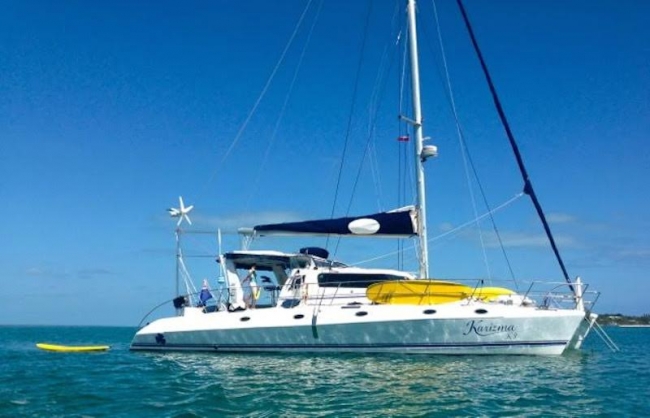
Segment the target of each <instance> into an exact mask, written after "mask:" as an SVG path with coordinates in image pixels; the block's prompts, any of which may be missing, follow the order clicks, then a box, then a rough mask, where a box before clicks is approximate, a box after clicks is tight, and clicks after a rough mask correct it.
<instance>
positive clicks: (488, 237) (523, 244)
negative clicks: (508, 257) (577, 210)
mask: <svg viewBox="0 0 650 418" xmlns="http://www.w3.org/2000/svg"><path fill="white" fill-rule="evenodd" d="M499 235H500V236H501V242H502V243H503V246H504V247H511V248H542V247H549V246H550V245H551V244H550V242H549V240H548V237H547V236H546V235H545V234H540V233H526V232H507V231H505V232H501V233H500V234H499ZM483 237H484V239H485V245H486V246H488V247H492V248H494V247H498V246H499V240H498V239H497V236H496V234H495V233H494V232H492V231H490V232H488V233H484V234H483ZM554 238H555V243H556V244H557V245H558V246H559V247H560V248H562V249H567V248H576V247H577V246H578V245H577V243H576V241H575V240H574V239H573V237H570V236H568V235H554Z"/></svg>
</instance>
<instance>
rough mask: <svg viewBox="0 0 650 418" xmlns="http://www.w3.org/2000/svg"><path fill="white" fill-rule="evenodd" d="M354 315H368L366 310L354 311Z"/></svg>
mask: <svg viewBox="0 0 650 418" xmlns="http://www.w3.org/2000/svg"><path fill="white" fill-rule="evenodd" d="M355 315H356V316H366V315H368V312H366V311H360V312H357V313H355Z"/></svg>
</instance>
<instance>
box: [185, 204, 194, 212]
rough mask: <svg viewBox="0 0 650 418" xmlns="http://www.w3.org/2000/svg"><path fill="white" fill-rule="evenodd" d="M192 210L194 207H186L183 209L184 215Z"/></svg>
mask: <svg viewBox="0 0 650 418" xmlns="http://www.w3.org/2000/svg"><path fill="white" fill-rule="evenodd" d="M192 209H194V205H190V206H188V207H186V208H185V213H190V211H191V210H192Z"/></svg>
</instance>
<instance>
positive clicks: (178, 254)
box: [175, 227, 181, 315]
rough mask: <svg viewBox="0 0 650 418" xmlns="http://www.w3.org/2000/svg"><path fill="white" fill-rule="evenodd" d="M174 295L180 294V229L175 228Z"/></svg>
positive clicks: (178, 310)
mask: <svg viewBox="0 0 650 418" xmlns="http://www.w3.org/2000/svg"><path fill="white" fill-rule="evenodd" d="M175 235H176V297H178V296H180V277H179V275H180V268H181V266H180V263H181V229H180V228H178V227H177V228H176V233H175ZM176 314H177V315H179V314H180V309H176Z"/></svg>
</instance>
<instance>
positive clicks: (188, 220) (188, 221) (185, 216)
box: [183, 213, 192, 225]
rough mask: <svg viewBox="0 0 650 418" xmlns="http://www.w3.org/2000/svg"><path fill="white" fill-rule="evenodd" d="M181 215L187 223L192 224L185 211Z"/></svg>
mask: <svg viewBox="0 0 650 418" xmlns="http://www.w3.org/2000/svg"><path fill="white" fill-rule="evenodd" d="M183 217H184V218H185V219H187V223H188V224H190V225H192V221H190V217H189V216H187V213H184V214H183Z"/></svg>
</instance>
